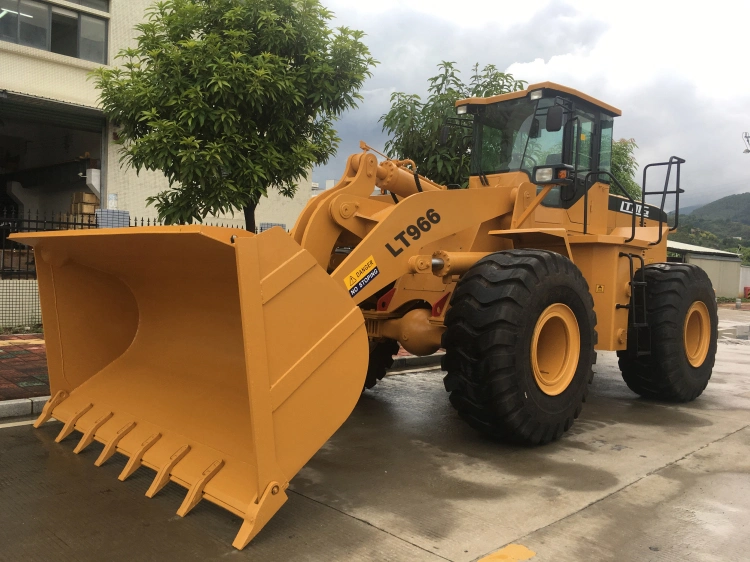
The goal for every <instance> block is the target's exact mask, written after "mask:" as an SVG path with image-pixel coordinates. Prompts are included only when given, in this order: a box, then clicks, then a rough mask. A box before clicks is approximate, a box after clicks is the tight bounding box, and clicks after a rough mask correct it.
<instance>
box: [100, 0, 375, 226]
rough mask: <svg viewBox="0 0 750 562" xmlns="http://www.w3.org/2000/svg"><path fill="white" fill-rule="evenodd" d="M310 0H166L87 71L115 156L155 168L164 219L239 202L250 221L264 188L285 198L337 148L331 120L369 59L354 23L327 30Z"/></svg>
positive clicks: (192, 217)
mask: <svg viewBox="0 0 750 562" xmlns="http://www.w3.org/2000/svg"><path fill="white" fill-rule="evenodd" d="M332 16H333V14H332V12H330V11H328V10H327V9H325V8H324V7H323V6H322V5H321V4H320V2H319V1H318V0H165V1H163V2H158V3H156V4H155V5H154V6H152V7H151V8H149V9H148V10H147V12H146V21H145V22H144V23H142V24H140V25H138V26H137V28H136V29H137V31H138V32H139V37H138V38H137V46H136V47H134V48H129V49H124V50H122V51H120V53H119V54H118V55H117V58H118V59H120V60H121V66H120V67H119V68H100V69H98V70H96V71H94V73H93V76H94V78H95V81H96V87H97V88H98V89H99V90H101V94H100V100H101V105H102V109H103V111H104V114H105V115H106V117H107V118H108V119H109V120H110V121H111V122H113V123H115V124H116V125H117V126H119V128H120V129H119V142H120V143H121V145H122V146H121V149H122V152H121V159H120V160H121V164H125V165H129V166H132V167H134V168H135V170H136V171H138V172H139V171H140V170H142V169H146V170H161V171H162V172H163V173H164V174H165V176H166V177H167V179H168V180H169V186H170V187H169V189H168V190H167V191H164V192H162V193H159V194H157V195H154V196H153V197H149V198H148V203H149V204H153V205H155V207H156V209H157V210H158V213H159V217H160V219H162V220H164V221H165V222H167V223H170V224H173V223H192V222H193V221H199V222H200V221H202V219H204V218H205V217H206V216H208V215H212V214H219V213H234V211H235V210H239V209H242V210H243V211H244V213H245V218H246V221H247V228H248V230H253V229H254V228H255V208H256V206H257V205H258V202H259V201H260V199H261V197H263V196H266V195H267V193H268V190H269V189H271V188H275V189H278V190H279V191H280V192H281V193H282V194H283V195H285V196H288V197H293V196H294V193H295V191H296V189H297V182H298V181H299V180H300V179H301V178H303V177H304V176H305V175H306V174H307V172H308V170H309V168H310V166H312V165H317V164H323V163H325V162H326V161H327V160H328V158H329V157H330V156H331V155H332V154H334V153H335V151H336V148H337V146H338V142H339V138H338V137H337V136H336V131H335V130H334V128H333V123H334V121H335V120H336V118H337V117H338V116H340V115H341V113H342V112H344V111H346V110H347V109H350V108H354V107H356V106H357V103H358V101H359V100H361V99H362V97H361V96H360V95H359V94H358V91H359V89H360V88H361V86H362V84H363V82H364V81H365V79H366V78H368V77H369V76H370V75H371V73H370V69H371V68H372V67H373V66H374V65H375V64H377V63H376V61H375V60H374V59H373V58H372V57H371V56H370V52H369V50H368V49H367V47H366V46H365V45H364V44H363V43H362V41H361V39H362V37H363V36H364V34H363V33H362V32H361V31H356V30H352V29H349V28H346V27H339V28H337V29H336V30H331V29H329V27H328V22H329V21H330V20H331V18H332Z"/></svg>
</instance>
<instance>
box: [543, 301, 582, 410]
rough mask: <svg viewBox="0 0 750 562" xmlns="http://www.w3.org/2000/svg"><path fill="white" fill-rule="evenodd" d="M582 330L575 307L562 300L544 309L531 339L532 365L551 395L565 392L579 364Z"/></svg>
mask: <svg viewBox="0 0 750 562" xmlns="http://www.w3.org/2000/svg"><path fill="white" fill-rule="evenodd" d="M580 356H581V332H580V330H579V329H578V320H577V319H576V315H575V314H573V311H572V310H570V308H568V307H567V306H565V305H564V304H561V303H557V304H553V305H552V306H549V307H547V308H546V309H545V311H544V312H542V315H541V316H540V317H539V320H537V323H536V327H535V328H534V335H533V336H532V340H531V367H532V369H533V370H534V378H535V379H536V384H537V385H538V386H539V388H540V389H541V391H542V392H544V393H545V394H547V395H548V396H557V395H558V394H562V393H563V392H564V391H565V389H566V388H568V385H570V381H572V380H573V376H574V375H575V374H576V369H577V368H578V359H579V357H580Z"/></svg>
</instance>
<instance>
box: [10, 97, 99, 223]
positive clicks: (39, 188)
mask: <svg viewBox="0 0 750 562" xmlns="http://www.w3.org/2000/svg"><path fill="white" fill-rule="evenodd" d="M24 101H25V102H26V103H24ZM81 109H83V110H86V112H87V115H82V114H76V113H75V112H74V111H71V110H70V109H69V108H67V107H60V105H59V104H52V103H51V102H46V100H34V99H32V100H31V101H29V100H21V101H20V102H19V101H18V100H12V99H11V100H10V101H8V100H7V98H6V99H0V213H3V212H5V213H8V214H11V213H12V214H14V215H16V216H18V215H21V214H23V215H27V214H28V213H34V214H35V213H37V212H38V213H39V214H40V215H44V216H47V217H50V218H52V217H53V216H59V215H61V214H62V215H65V214H74V215H75V214H89V215H92V216H93V214H94V211H95V209H96V208H97V207H99V200H100V198H101V185H100V183H101V168H102V153H103V148H102V147H103V129H104V120H103V119H102V118H101V117H100V116H97V115H95V114H94V118H93V119H92V115H91V112H93V111H95V110H88V108H81ZM79 111H80V110H79Z"/></svg>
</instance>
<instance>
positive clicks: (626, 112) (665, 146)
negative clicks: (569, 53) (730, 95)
mask: <svg viewBox="0 0 750 562" xmlns="http://www.w3.org/2000/svg"><path fill="white" fill-rule="evenodd" d="M615 97H617V96H615ZM616 103H619V104H620V107H621V108H622V109H623V116H622V117H620V118H619V119H617V120H616V121H615V136H616V138H635V139H636V142H637V143H638V145H639V149H638V150H637V151H636V157H637V158H638V161H639V163H640V164H641V165H645V164H648V163H651V162H661V161H664V160H666V159H668V158H669V157H670V156H672V155H675V156H680V157H681V158H684V159H685V160H686V163H685V165H684V166H683V171H682V179H681V183H682V187H683V189H685V194H684V195H683V196H682V198H681V200H680V202H681V205H684V206H687V205H697V204H704V203H708V202H710V201H714V200H716V199H718V198H720V197H724V196H726V195H730V194H733V193H740V192H744V191H750V158H749V156H750V155H748V154H743V153H742V150H743V146H742V140H741V132H742V130H743V129H742V125H743V123H742V120H741V119H742V117H741V116H742V115H743V113H744V116H745V117H747V109H745V108H747V107H750V96H747V95H744V96H742V95H741V96H737V98H735V99H733V100H727V101H724V102H717V101H715V100H710V99H706V98H703V97H701V96H700V95H699V94H698V92H697V90H696V86H695V84H693V83H690V82H688V81H687V80H685V79H682V78H677V77H673V76H662V77H661V78H659V79H658V80H656V81H654V82H652V83H649V84H646V85H644V86H643V87H641V88H639V89H637V90H635V91H630V92H629V93H628V94H627V95H626V96H622V99H620V100H617V102H616ZM747 125H750V123H748V122H746V123H745V128H747ZM653 180H654V182H657V181H658V180H659V176H658V174H656V175H654V177H653ZM648 181H649V185H651V181H652V180H651V178H650V177H649V180H648ZM661 181H663V180H661ZM654 187H656V183H654Z"/></svg>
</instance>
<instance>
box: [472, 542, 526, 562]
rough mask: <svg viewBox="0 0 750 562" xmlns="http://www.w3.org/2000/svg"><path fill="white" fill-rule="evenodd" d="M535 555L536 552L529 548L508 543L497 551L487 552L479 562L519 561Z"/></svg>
mask: <svg viewBox="0 0 750 562" xmlns="http://www.w3.org/2000/svg"><path fill="white" fill-rule="evenodd" d="M534 556H536V552H534V551H533V550H529V549H528V548H526V547H525V546H523V545H522V544H509V545H508V546H506V547H504V548H501V549H500V550H498V551H497V552H493V553H492V554H488V555H487V556H485V557H484V558H482V559H480V560H479V562H501V561H502V562H520V561H521V560H530V559H531V558H533V557H534Z"/></svg>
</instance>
